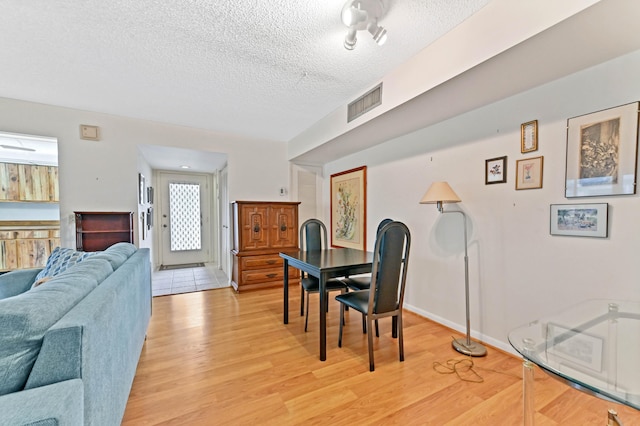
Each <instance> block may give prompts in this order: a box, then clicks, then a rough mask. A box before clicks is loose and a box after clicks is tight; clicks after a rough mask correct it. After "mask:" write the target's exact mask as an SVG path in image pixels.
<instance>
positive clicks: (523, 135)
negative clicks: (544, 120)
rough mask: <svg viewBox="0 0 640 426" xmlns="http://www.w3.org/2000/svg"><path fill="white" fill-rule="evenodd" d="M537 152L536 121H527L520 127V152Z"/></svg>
mask: <svg viewBox="0 0 640 426" xmlns="http://www.w3.org/2000/svg"><path fill="white" fill-rule="evenodd" d="M537 150H538V120H533V121H529V122H526V123H522V124H521V125H520V152H522V153H523V154H524V153H526V152H532V151H537Z"/></svg>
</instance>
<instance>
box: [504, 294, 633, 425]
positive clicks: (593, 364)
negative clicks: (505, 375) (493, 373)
mask: <svg viewBox="0 0 640 426" xmlns="http://www.w3.org/2000/svg"><path fill="white" fill-rule="evenodd" d="M509 343H511V346H513V348H514V349H515V350H516V351H518V353H519V354H520V355H522V357H523V358H524V361H525V369H526V368H527V365H526V364H527V363H528V362H530V363H533V364H535V365H537V366H539V367H540V368H541V369H542V370H544V371H545V372H547V373H549V374H551V375H553V376H555V377H556V378H559V379H561V380H563V381H564V382H565V383H567V384H569V385H570V386H573V387H574V388H576V389H579V390H582V391H585V392H588V393H591V394H593V395H596V396H599V397H602V398H605V399H609V400H612V401H615V402H618V403H621V404H625V405H628V406H630V407H633V408H635V409H639V410H640V368H639V366H638V362H639V361H640V302H628V301H618V300H588V301H585V302H582V303H580V304H578V305H575V306H572V307H570V308H568V309H566V310H565V311H563V312H561V313H557V314H554V315H550V316H548V317H546V318H541V319H538V320H536V321H533V322H531V323H529V324H528V325H525V326H523V327H520V328H517V329H515V330H513V331H511V332H510V333H509ZM531 374H532V373H527V371H525V374H524V380H525V384H524V389H525V395H524V398H525V419H526V417H527V413H526V411H527V406H528V405H527V404H528V402H527V398H531V397H532V392H529V395H527V386H529V389H530V390H531V391H532V389H533V388H532V386H533V377H532V376H531V377H530V378H529V376H530V375H531ZM528 379H530V380H531V382H530V383H529V384H527V382H526V381H527V380H528ZM531 403H532V402H531ZM530 408H532V405H531V406H530Z"/></svg>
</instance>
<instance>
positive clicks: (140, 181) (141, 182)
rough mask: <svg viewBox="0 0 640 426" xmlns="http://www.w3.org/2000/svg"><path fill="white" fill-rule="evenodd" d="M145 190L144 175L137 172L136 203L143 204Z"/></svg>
mask: <svg viewBox="0 0 640 426" xmlns="http://www.w3.org/2000/svg"><path fill="white" fill-rule="evenodd" d="M146 191H147V190H146V188H145V182H144V175H143V174H142V173H138V204H144V197H145V195H146Z"/></svg>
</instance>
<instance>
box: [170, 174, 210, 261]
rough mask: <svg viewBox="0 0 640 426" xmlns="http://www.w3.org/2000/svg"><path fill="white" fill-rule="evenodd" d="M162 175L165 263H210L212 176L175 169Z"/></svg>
mask: <svg viewBox="0 0 640 426" xmlns="http://www.w3.org/2000/svg"><path fill="white" fill-rule="evenodd" d="M159 175H160V194H159V195H160V197H159V200H158V201H159V203H160V209H161V210H160V227H161V228H160V232H161V234H162V235H161V253H160V254H161V256H160V258H161V263H162V264H163V265H181V264H186V263H197V262H210V261H211V185H210V176H208V175H205V174H195V173H194V174H180V173H171V172H160V173H159Z"/></svg>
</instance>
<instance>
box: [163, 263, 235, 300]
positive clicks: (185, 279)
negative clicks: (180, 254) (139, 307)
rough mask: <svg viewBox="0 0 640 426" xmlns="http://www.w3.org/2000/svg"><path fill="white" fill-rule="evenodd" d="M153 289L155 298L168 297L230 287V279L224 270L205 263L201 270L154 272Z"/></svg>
mask: <svg viewBox="0 0 640 426" xmlns="http://www.w3.org/2000/svg"><path fill="white" fill-rule="evenodd" d="M151 287H152V294H153V296H166V295H168V294H178V293H189V292H192V291H201V290H211V289H214V288H223V287H229V279H228V278H227V275H226V274H225V273H224V272H223V271H222V269H219V268H218V267H217V266H213V265H211V264H206V263H205V266H202V267H199V268H188V269H169V270H166V271H154V272H153V274H152V275H151Z"/></svg>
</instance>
